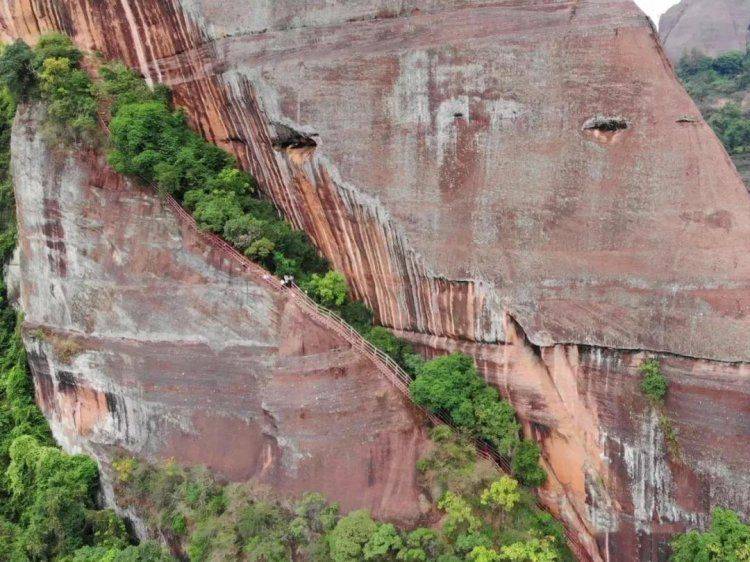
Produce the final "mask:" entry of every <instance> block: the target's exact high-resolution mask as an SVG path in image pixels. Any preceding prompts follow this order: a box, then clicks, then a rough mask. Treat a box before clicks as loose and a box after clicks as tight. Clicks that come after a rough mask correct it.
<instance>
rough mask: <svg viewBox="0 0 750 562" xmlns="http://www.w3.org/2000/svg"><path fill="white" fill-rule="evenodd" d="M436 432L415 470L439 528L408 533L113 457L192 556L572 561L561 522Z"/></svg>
mask: <svg viewBox="0 0 750 562" xmlns="http://www.w3.org/2000/svg"><path fill="white" fill-rule="evenodd" d="M432 437H433V440H434V442H435V448H434V450H433V451H432V452H431V453H429V454H428V455H427V456H426V457H424V458H423V459H421V460H420V461H419V464H418V469H419V473H420V481H421V484H422V487H423V488H424V491H425V494H426V495H427V497H429V498H430V499H431V500H432V502H433V506H435V507H436V508H437V509H438V510H439V511H440V512H441V515H442V519H441V523H440V525H438V526H437V527H434V528H426V527H420V528H417V529H414V530H411V531H404V530H402V529H399V528H398V527H396V526H394V525H392V524H390V523H383V522H379V521H376V520H374V519H373V518H372V517H371V515H370V514H369V513H368V512H367V511H365V510H357V511H353V512H351V513H349V514H347V515H341V514H340V513H339V508H338V506H337V505H336V504H329V503H327V502H326V501H325V499H324V498H323V497H322V496H321V495H320V494H316V493H308V494H305V495H304V496H303V497H302V498H301V499H300V500H299V501H297V502H290V501H285V500H282V499H279V498H278V497H277V496H276V495H274V494H273V493H271V492H270V491H269V490H268V489H265V488H263V487H260V486H258V485H254V484H252V483H244V484H221V483H219V482H217V481H216V480H215V479H214V478H213V477H212V476H211V475H210V473H209V472H207V471H206V470H205V469H203V468H191V469H185V468H182V467H179V466H177V465H175V464H174V463H166V464H164V465H162V466H158V467H157V466H153V465H149V464H146V463H141V462H138V461H136V460H135V459H132V458H128V457H126V458H122V459H120V460H118V461H116V462H115V463H114V466H115V469H116V472H117V483H116V492H117V497H118V498H119V500H120V501H121V502H122V503H123V504H124V505H125V506H128V507H131V508H133V509H135V510H136V511H137V512H138V513H141V514H144V515H145V517H146V518H147V522H148V524H149V526H150V528H152V529H153V530H154V531H155V532H157V533H158V534H160V535H162V536H164V537H165V538H166V540H167V541H168V542H169V543H170V544H172V545H179V549H180V550H182V551H183V552H185V553H186V554H187V557H188V559H189V560H190V561H191V562H202V561H208V560H249V561H255V560H257V561H261V560H262V561H288V560H300V559H303V560H313V561H321V562H323V561H331V562H359V561H363V560H364V561H378V562H387V561H393V562H395V561H400V560H403V561H407V562H423V561H424V562H427V561H439V562H460V561H464V560H467V561H470V560H478V561H481V560H503V561H518V562H525V561H529V562H531V561H537V560H538V561H550V562H552V561H557V560H560V561H566V560H572V556H571V554H570V552H569V551H568V550H567V548H566V546H565V534H564V531H563V528H562V525H561V524H560V523H558V522H557V521H555V520H554V519H553V518H552V516H550V515H549V514H547V513H546V512H543V511H541V510H539V508H537V507H536V503H535V498H534V495H533V494H532V493H531V492H530V491H529V490H528V489H525V488H522V487H521V486H519V483H518V482H517V481H516V480H514V479H513V478H510V477H509V476H505V475H502V474H501V473H499V472H498V470H497V469H496V467H494V466H493V465H492V464H491V463H490V462H489V461H485V460H479V459H478V458H477V454H476V451H475V450H474V447H473V446H472V445H471V444H470V443H469V442H468V441H466V439H465V438H462V437H460V436H458V435H456V434H454V433H453V432H451V431H450V430H449V429H448V428H447V427H438V428H435V429H434V430H433V433H432Z"/></svg>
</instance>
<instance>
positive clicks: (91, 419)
mask: <svg viewBox="0 0 750 562" xmlns="http://www.w3.org/2000/svg"><path fill="white" fill-rule="evenodd" d="M36 117H37V115H36V114H35V113H34V112H31V113H28V112H22V113H21V115H20V116H19V118H18V120H17V123H16V125H15V129H14V136H13V145H12V149H13V176H14V178H15V191H16V201H17V207H18V218H19V246H20V304H21V306H22V309H23V311H24V313H25V323H24V341H25V343H26V346H27V349H28V351H29V363H30V366H31V369H32V372H33V374H34V379H35V384H36V390H37V397H38V400H39V402H40V405H41V407H42V408H43V410H44V412H45V415H46V416H47V417H48V418H49V420H50V422H51V425H52V428H53V431H54V434H55V437H56V438H57V439H58V440H59V441H60V442H61V443H62V444H63V446H65V447H66V449H68V450H70V451H80V450H83V451H85V452H87V453H89V454H92V455H94V456H95V457H97V458H98V459H99V460H100V461H101V462H103V463H104V465H105V466H106V465H107V464H108V462H109V461H111V460H112V458H113V455H115V454H117V453H118V452H119V451H121V450H125V451H126V452H130V453H135V454H138V455H144V456H146V457H147V458H151V459H153V458H162V459H166V458H175V459H178V460H179V461H181V462H183V463H187V464H205V465H207V466H209V467H211V468H212V469H214V470H215V471H216V472H217V473H218V474H220V475H224V476H226V477H228V478H231V479H237V480H244V479H247V478H258V479H259V480H260V481H263V482H266V483H268V484H270V485H272V486H274V487H275V488H277V489H279V490H281V491H283V492H285V493H289V494H298V493H301V492H303V491H309V490H319V491H321V492H323V493H325V494H326V495H327V496H328V497H329V498H331V500H336V501H340V502H341V503H342V506H343V507H345V508H346V509H351V508H355V507H367V508H368V509H372V510H373V511H374V512H375V513H380V514H381V515H382V516H383V517H387V518H394V519H397V520H402V521H405V522H414V521H415V520H416V519H417V518H418V517H420V516H421V515H422V514H421V513H420V512H419V505H420V502H419V494H418V491H417V488H416V474H415V463H416V460H417V459H418V457H419V455H420V454H421V452H422V451H423V450H424V445H425V442H426V441H425V435H424V434H423V431H422V429H421V427H422V426H423V421H422V420H421V418H420V416H419V415H418V414H417V413H416V412H415V411H414V410H413V409H412V408H411V407H410V406H409V404H408V403H407V402H405V400H404V399H403V397H402V396H401V395H400V394H399V393H398V392H397V391H396V390H394V388H393V387H392V386H391V384H390V383H388V382H387V380H385V379H383V378H382V377H381V376H379V375H378V373H377V370H376V368H375V367H374V366H373V364H372V363H371V361H370V360H368V359H367V358H365V357H363V356H362V355H361V354H360V353H359V352H356V351H355V350H353V349H352V348H351V347H350V346H349V345H348V344H347V342H346V341H345V340H343V339H342V338H340V337H338V336H336V335H334V334H332V333H331V332H330V330H327V329H325V328H324V327H323V326H321V325H319V324H318V323H317V322H316V321H315V319H314V318H312V317H311V316H310V315H308V314H306V313H305V312H304V311H303V310H302V309H300V308H299V306H298V305H296V304H295V302H294V301H293V300H290V299H289V297H288V295H287V294H286V293H283V292H280V291H278V290H274V289H273V288H272V286H271V285H269V284H268V283H267V282H265V281H264V280H263V279H262V278H260V279H259V278H257V276H256V275H255V274H254V273H253V272H244V271H241V270H240V269H239V268H238V267H237V266H236V264H233V263H232V262H231V261H228V260H227V259H225V258H224V256H223V254H221V253H219V252H218V251H217V249H216V248H214V247H212V246H211V245H208V244H206V243H205V242H203V241H202V240H201V239H200V238H198V237H197V235H196V233H195V232H194V231H193V230H191V229H190V228H189V225H187V224H185V223H184V221H182V220H181V219H180V218H179V217H178V216H176V215H175V214H173V212H172V211H171V210H170V209H169V208H165V206H164V205H163V204H162V203H161V202H160V201H159V199H157V198H156V197H155V196H154V195H153V194H151V193H146V192H143V191H140V190H138V189H136V188H134V187H133V186H132V185H130V184H129V183H127V182H125V181H123V180H122V179H121V178H120V177H119V176H117V175H116V174H114V173H112V172H111V171H109V170H108V168H106V167H104V166H103V165H102V162H101V161H100V159H99V158H98V157H97V156H96V155H94V154H86V155H83V156H81V157H77V158H73V157H71V156H70V155H69V154H68V153H63V154H58V153H56V152H54V151H52V150H50V149H49V147H48V146H47V145H46V144H45V143H44V142H43V140H42V139H41V137H40V133H39V126H38V125H39V123H38V122H37V119H36Z"/></svg>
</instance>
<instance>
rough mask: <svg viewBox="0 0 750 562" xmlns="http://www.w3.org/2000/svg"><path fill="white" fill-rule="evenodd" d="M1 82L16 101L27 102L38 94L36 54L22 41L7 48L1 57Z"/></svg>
mask: <svg viewBox="0 0 750 562" xmlns="http://www.w3.org/2000/svg"><path fill="white" fill-rule="evenodd" d="M0 80H2V83H3V85H4V87H5V88H7V90H8V92H10V94H11V95H12V96H13V98H14V99H15V101H25V100H27V99H29V98H30V97H32V96H33V95H34V94H35V93H36V87H37V82H36V73H35V71H34V52H33V51H32V50H31V47H29V46H28V45H27V44H26V43H24V42H23V41H21V40H20V39H18V40H16V41H15V42H14V43H12V44H10V45H8V46H6V47H5V48H4V49H3V52H2V55H0Z"/></svg>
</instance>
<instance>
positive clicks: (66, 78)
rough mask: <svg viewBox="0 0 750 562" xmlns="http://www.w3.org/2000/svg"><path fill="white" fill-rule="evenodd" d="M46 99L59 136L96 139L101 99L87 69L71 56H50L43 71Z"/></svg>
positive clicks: (71, 138)
mask: <svg viewBox="0 0 750 562" xmlns="http://www.w3.org/2000/svg"><path fill="white" fill-rule="evenodd" d="M39 85H40V86H39V87H40V91H41V95H42V99H43V100H44V101H46V102H47V114H48V119H49V120H50V121H51V123H52V124H53V125H54V128H53V134H54V137H55V138H62V139H64V140H71V141H81V140H82V141H88V142H90V141H92V140H93V139H94V136H95V134H96V132H97V131H98V124H97V117H96V111H97V103H96V99H95V98H94V94H93V86H92V84H91V79H90V78H89V75H88V73H86V71H84V70H81V69H78V68H75V67H74V65H73V62H72V61H71V60H70V59H67V58H46V59H44V62H43V63H42V67H41V70H40V72H39Z"/></svg>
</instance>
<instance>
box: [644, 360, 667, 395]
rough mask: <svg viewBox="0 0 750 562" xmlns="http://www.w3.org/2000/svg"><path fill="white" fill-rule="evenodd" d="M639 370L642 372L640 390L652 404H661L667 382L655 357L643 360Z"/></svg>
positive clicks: (665, 393) (665, 392)
mask: <svg viewBox="0 0 750 562" xmlns="http://www.w3.org/2000/svg"><path fill="white" fill-rule="evenodd" d="M640 371H641V373H642V374H643V379H642V380H641V391H642V392H643V394H645V395H646V396H647V397H648V399H649V400H650V401H651V402H652V403H653V404H662V403H663V402H664V398H665V397H666V396H667V390H668V387H669V383H668V382H667V379H666V377H665V376H664V375H663V374H662V372H661V366H660V365H659V362H658V361H657V360H656V359H649V360H648V361H646V362H644V363H643V364H642V365H641V367H640Z"/></svg>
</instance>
